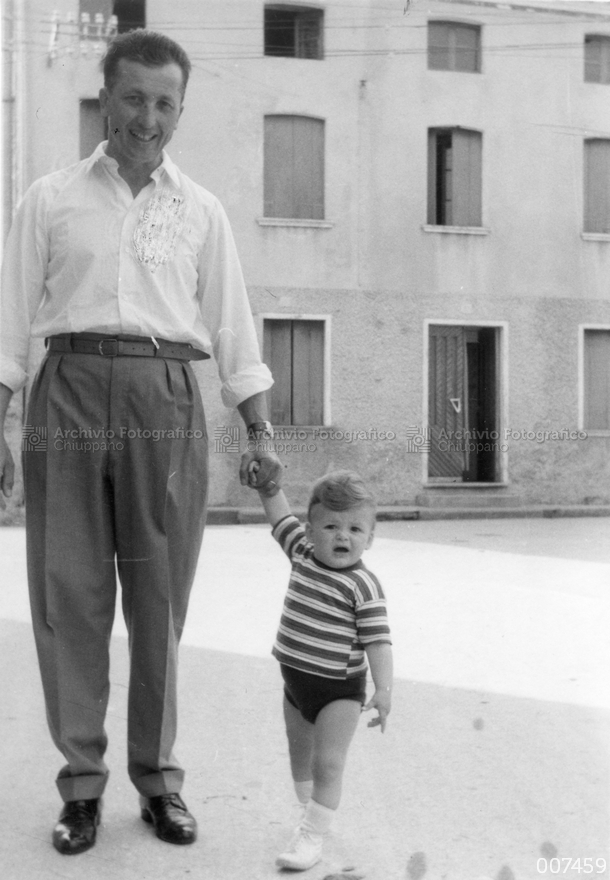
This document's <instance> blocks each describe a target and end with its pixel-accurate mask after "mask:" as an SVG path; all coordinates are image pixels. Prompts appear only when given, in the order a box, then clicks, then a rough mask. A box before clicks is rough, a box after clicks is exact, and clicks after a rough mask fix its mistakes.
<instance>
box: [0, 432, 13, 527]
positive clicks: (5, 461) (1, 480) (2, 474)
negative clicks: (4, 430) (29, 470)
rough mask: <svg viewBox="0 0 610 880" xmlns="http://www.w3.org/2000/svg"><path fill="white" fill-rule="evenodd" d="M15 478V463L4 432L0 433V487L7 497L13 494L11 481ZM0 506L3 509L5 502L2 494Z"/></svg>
mask: <svg viewBox="0 0 610 880" xmlns="http://www.w3.org/2000/svg"><path fill="white" fill-rule="evenodd" d="M14 480H15V464H14V462H13V456H12V454H11V450H10V449H9V448H8V443H7V442H6V440H5V438H4V434H0V489H1V490H2V493H3V495H5V496H6V497H7V498H10V496H11V495H12V494H13V482H14ZM0 508H2V510H4V509H5V508H6V503H5V501H4V498H3V497H2V495H0Z"/></svg>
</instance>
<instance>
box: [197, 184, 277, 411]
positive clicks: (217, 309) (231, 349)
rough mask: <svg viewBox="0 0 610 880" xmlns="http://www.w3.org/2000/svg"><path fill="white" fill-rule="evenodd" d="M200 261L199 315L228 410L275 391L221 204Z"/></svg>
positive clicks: (212, 214) (211, 221) (213, 216)
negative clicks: (211, 351)
mask: <svg viewBox="0 0 610 880" xmlns="http://www.w3.org/2000/svg"><path fill="white" fill-rule="evenodd" d="M207 219H208V230H207V235H206V240H205V246H204V248H203V250H202V253H201V256H200V261H199V296H200V300H201V314H202V318H203V321H204V323H205V325H206V327H207V328H208V329H209V331H210V335H211V339H212V346H213V350H214V357H215V359H216V363H217V364H218V372H219V374H220V379H221V382H222V387H221V392H220V393H221V396H222V401H223V403H224V404H225V406H227V407H235V406H237V404H238V403H241V402H242V401H243V400H246V399H247V398H248V397H252V395H253V394H257V393H258V392H260V391H266V390H267V389H268V388H270V387H271V385H273V378H272V376H271V373H270V371H269V368H268V367H267V366H266V365H265V364H264V363H262V361H261V356H260V348H259V344H258V338H257V335H256V328H255V326H254V320H253V318H252V311H251V308H250V302H249V300H248V293H247V291H246V285H245V282H244V277H243V274H242V270H241V265H240V262H239V257H238V255H237V248H236V246H235V241H234V238H233V233H232V231H231V227H230V225H229V221H228V218H227V216H226V214H225V212H224V209H223V208H222V206H221V205H220V203H219V202H217V201H216V202H215V203H214V205H213V207H212V210H211V211H210V214H209V216H208V218H207Z"/></svg>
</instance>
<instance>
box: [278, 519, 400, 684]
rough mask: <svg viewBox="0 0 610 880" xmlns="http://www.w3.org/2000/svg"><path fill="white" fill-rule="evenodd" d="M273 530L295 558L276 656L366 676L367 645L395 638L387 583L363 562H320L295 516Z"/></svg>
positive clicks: (321, 670) (334, 673) (327, 671)
mask: <svg viewBox="0 0 610 880" xmlns="http://www.w3.org/2000/svg"><path fill="white" fill-rule="evenodd" d="M272 534H273V537H274V538H275V539H276V540H277V541H278V542H279V544H280V545H281V547H282V549H283V550H284V552H285V553H286V555H287V556H288V557H289V559H290V561H291V562H292V572H291V575H290V582H289V584H288V592H287V593H286V598H285V600H284V609H283V612H282V617H281V620H280V626H279V629H278V633H277V637H276V641H275V644H274V646H273V652H272V653H273V656H274V657H276V658H277V659H278V660H279V661H280V663H285V664H286V665H287V666H293V667H294V668H295V669H300V670H302V671H303V672H310V673H312V674H314V675H322V676H324V677H326V678H340V679H345V678H355V677H357V676H360V675H362V674H363V673H365V672H366V669H367V662H366V655H365V652H364V646H365V645H367V644H372V643H373V642H387V643H391V640H390V629H389V626H388V619H387V612H386V601H385V596H384V594H383V590H382V588H381V584H380V583H379V581H378V580H377V578H376V577H375V575H374V574H372V572H370V571H368V569H367V568H366V567H365V566H364V565H363V563H362V561H358V562H357V563H356V564H355V565H352V566H349V567H348V568H341V569H336V568H330V567H329V566H327V565H324V563H322V562H318V560H317V559H316V558H315V557H314V555H313V546H312V544H310V543H309V541H308V540H307V538H306V537H305V529H304V528H303V526H302V525H301V524H300V522H299V521H298V519H297V518H296V517H295V516H287V517H285V518H284V519H282V520H280V522H279V523H276V525H275V526H274V528H273V531H272Z"/></svg>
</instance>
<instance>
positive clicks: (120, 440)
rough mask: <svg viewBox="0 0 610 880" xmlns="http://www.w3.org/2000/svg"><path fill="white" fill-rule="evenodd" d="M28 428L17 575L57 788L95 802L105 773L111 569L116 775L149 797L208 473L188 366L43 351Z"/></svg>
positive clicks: (172, 770)
mask: <svg viewBox="0 0 610 880" xmlns="http://www.w3.org/2000/svg"><path fill="white" fill-rule="evenodd" d="M27 426H28V428H29V429H30V435H31V436H32V437H36V444H35V445H30V448H29V449H28V448H27V447H28V444H27V433H26V435H25V436H26V442H25V443H24V446H25V449H24V453H23V458H24V475H25V497H26V532H27V556H28V579H29V588H30V601H31V608H32V620H33V626H34V635H35V640H36V647H37V652H38V658H39V664H40V672H41V676H42V684H43V690H44V697H45V703H46V710H47V719H48V724H49V728H50V731H51V735H52V737H53V740H54V742H55V744H56V746H57V747H58V749H59V750H60V751H61V752H62V754H63V755H64V757H65V760H66V766H65V767H64V768H63V769H62V770H61V771H60V773H59V776H58V779H57V785H58V788H59V792H60V794H61V796H62V798H63V799H64V800H66V801H67V800H78V799H88V798H94V797H99V796H100V795H101V794H102V792H103V790H104V787H105V784H106V780H107V776H108V769H107V767H106V764H105V761H104V753H105V751H106V746H107V736H106V732H105V727H104V719H105V715H106V708H107V704H108V697H109V690H110V685H109V643H110V634H111V629H112V624H113V618H114V611H115V601H116V576H115V572H116V571H117V570H118V574H119V579H120V583H121V589H122V607H123V614H124V617H125V621H126V624H127V629H128V633H129V652H130V679H129V696H128V722H127V723H128V729H127V740H128V746H127V759H128V771H129V776H130V778H131V780H132V781H133V783H134V785H135V787H136V788H137V790H138V791H139V792H140V794H142V795H144V796H147V797H153V796H155V795H159V794H165V793H170V792H176V791H179V790H180V788H181V786H182V782H183V777H184V771H183V770H182V768H181V767H180V764H179V763H178V762H177V760H176V758H175V756H174V754H173V747H174V742H175V738H176V725H177V701H176V686H177V653H178V643H179V640H180V636H181V633H182V629H183V627H184V622H185V618H186V612H187V606H188V598H189V593H190V589H191V585H192V582H193V578H194V574H195V569H196V565H197V558H198V555H199V550H200V546H201V540H202V537H203V528H204V522H205V510H206V496H207V481H208V449H207V434H206V430H205V420H204V414H203V406H202V403H201V396H200V393H199V389H198V387H197V382H196V380H195V377H194V374H193V372H192V370H191V367H190V366H189V364H188V363H187V362H183V361H178V360H169V359H168V360H163V359H156V358H148V357H116V358H110V357H102V356H97V355H86V354H51V355H48V356H47V357H46V359H45V361H44V362H43V364H42V366H41V368H40V371H39V373H38V375H37V377H36V380H35V383H34V386H33V389H32V393H31V397H30V403H29V407H28V416H27ZM45 432H46V449H45V448H44V445H45V444H44V439H45V438H44V434H45ZM87 444H89V446H87ZM95 444H97V446H96V445H95Z"/></svg>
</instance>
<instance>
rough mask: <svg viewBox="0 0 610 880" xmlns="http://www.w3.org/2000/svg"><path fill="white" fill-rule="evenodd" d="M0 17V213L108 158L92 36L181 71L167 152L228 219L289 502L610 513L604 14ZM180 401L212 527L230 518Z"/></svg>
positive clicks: (486, 11) (215, 440)
mask: <svg viewBox="0 0 610 880" xmlns="http://www.w3.org/2000/svg"><path fill="white" fill-rule="evenodd" d="M5 7H6V9H5V15H6V13H7V12H8V13H10V15H9V19H10V22H9V23H10V29H11V40H10V47H9V49H10V52H9V55H10V57H9V58H8V62H9V67H10V76H9V78H8V85H5V96H6V101H5V108H7V109H6V110H5V113H8V116H5V119H8V122H9V125H8V134H6V133H5V165H4V180H5V188H6V187H8V191H9V192H10V199H11V201H10V206H9V209H8V210H9V213H10V210H12V207H13V205H14V203H15V202H16V201H17V200H18V198H19V195H20V192H22V191H23V188H24V187H25V186H27V185H28V184H29V183H30V182H32V181H33V180H34V179H35V178H36V177H38V176H40V175H42V174H44V173H47V172H49V171H52V170H54V169H56V168H59V167H62V166H64V165H67V164H70V163H71V162H74V161H76V160H78V158H79V157H82V156H85V155H88V153H90V152H91V149H92V148H93V147H94V146H95V145H96V144H97V143H98V142H99V140H101V139H103V137H104V130H103V121H102V119H101V117H99V115H98V112H97V104H96V98H97V93H98V90H99V87H100V85H101V74H100V71H99V59H100V57H101V54H102V53H103V50H104V46H105V41H106V40H107V39H108V37H109V36H110V35H111V34H112V33H114V32H116V30H117V29H118V30H121V29H125V28H127V27H129V26H132V25H133V24H136V25H137V24H145V25H146V26H147V27H150V28H152V29H157V30H161V31H163V32H165V33H167V34H168V35H169V36H171V37H173V38H175V39H176V40H177V41H178V42H180V43H181V44H182V45H183V46H184V47H185V49H186V50H187V51H188V52H189V54H190V56H191V58H192V61H193V73H192V79H191V81H190V83H189V87H188V91H187V96H186V106H185V112H184V114H183V117H182V119H181V123H180V128H179V130H178V132H177V133H176V135H175V137H174V140H173V141H172V144H171V145H170V153H171V155H172V157H173V158H174V159H175V160H176V161H177V162H178V164H179V165H180V167H181V168H182V169H183V170H184V171H185V172H186V173H187V174H189V175H190V176H191V177H192V178H193V179H195V180H196V181H197V182H199V183H200V184H202V185H203V186H205V187H206V188H207V189H209V190H210V191H212V192H213V193H214V194H215V195H217V196H218V197H219V198H220V200H221V201H222V203H223V204H224V206H225V208H226V210H227V213H228V215H229V218H230V220H231V223H232V226H233V230H234V233H235V237H236V240H237V245H238V249H239V251H240V254H241V258H242V262H243V268H244V274H245V277H246V282H247V285H248V289H249V293H250V297H251V303H252V309H253V312H254V315H255V320H256V323H257V327H258V330H259V334H260V341H261V346H262V348H263V351H264V359H265V361H266V362H267V363H268V364H269V366H270V367H271V369H272V371H273V374H274V377H275V385H274V388H273V389H272V391H271V395H270V401H271V413H272V420H273V422H274V424H275V425H276V428H277V429H278V438H277V443H278V448H279V450H280V456H281V458H282V459H283V461H284V463H285V464H286V485H287V489H288V494H289V495H290V498H291V500H292V501H293V502H294V503H296V504H301V503H303V502H304V500H305V498H306V495H307V489H308V486H309V485H310V484H311V482H312V480H313V479H315V478H316V477H317V476H319V475H321V474H322V473H324V472H325V471H327V470H329V469H334V468H338V467H341V468H343V467H346V468H350V469H354V470H357V471H360V472H361V473H363V474H364V475H365V476H366V477H367V478H368V479H369V480H370V481H371V484H372V485H373V486H374V488H375V491H376V493H377V496H378V499H379V501H380V503H381V504H384V505H412V506H419V507H426V506H441V507H445V506H456V505H457V506H470V505H472V504H475V503H476V505H477V506H483V505H493V506H502V505H506V506H511V505H525V504H527V505H531V504H551V505H560V504H589V505H600V504H608V503H610V455H609V452H610V110H609V107H610V4H608V3H593V2H591V3H586V2H584V3H583V2H573V3H570V2H544V0H539V2H532V3H525V2H509V3H492V2H483V0H480V2H479V0H429V2H426V3H424V2H423V0H412V2H410V3H405V2H403V0H396V2H387V0H385V2H381V0H353V2H352V3H351V4H349V5H346V4H344V3H340V2H333V0H326V2H306V3H293V2H289V3H265V2H264V0H205V2H198V0H197V2H196V0H174V2H173V3H171V4H167V3H164V2H161V0H147V2H146V3H144V2H141V0H123V2H118V3H117V2H112V0H86V2H85V0H81V3H80V5H79V4H78V3H77V2H75V0H57V2H56V3H55V4H54V9H53V10H50V8H49V5H48V4H47V3H44V2H42V0H25V2H23V3H19V2H17V0H13V2H12V3H11V2H9V0H7V2H5ZM83 16H84V18H83ZM87 16H88V18H87ZM113 16H114V17H113ZM5 128H6V127H5ZM7 222H8V221H7V213H6V212H5V226H6V224H7ZM39 356H40V349H39V347H35V356H34V359H36V357H39ZM198 378H199V380H200V384H201V387H202V391H203V395H204V400H205V403H206V407H207V417H208V432H209V436H210V448H211V457H212V473H213V481H212V492H211V503H212V504H214V505H220V506H238V507H239V506H251V505H252V504H253V501H252V497H251V496H250V494H249V493H248V491H247V490H245V489H243V488H242V487H240V485H239V481H238V478H237V463H238V459H239V450H240V449H243V448H244V446H245V438H244V435H243V430H241V428H240V422H239V419H238V417H237V415H236V414H235V413H234V412H232V411H228V410H226V409H224V408H223V407H222V405H221V403H220V397H219V393H218V389H219V382H218V378H217V376H216V372H215V368H214V366H213V364H212V362H206V364H205V365H204V366H203V367H202V368H201V369H200V370H199V373H198Z"/></svg>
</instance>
